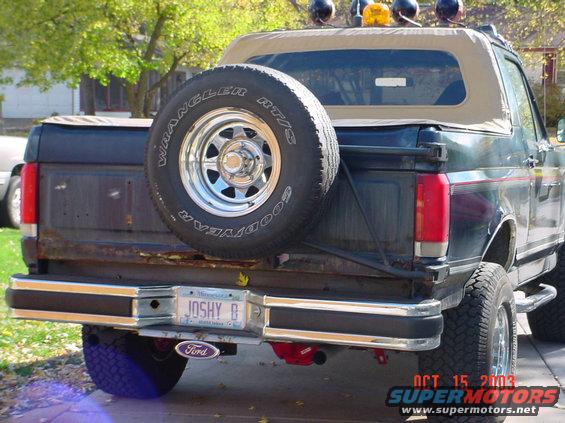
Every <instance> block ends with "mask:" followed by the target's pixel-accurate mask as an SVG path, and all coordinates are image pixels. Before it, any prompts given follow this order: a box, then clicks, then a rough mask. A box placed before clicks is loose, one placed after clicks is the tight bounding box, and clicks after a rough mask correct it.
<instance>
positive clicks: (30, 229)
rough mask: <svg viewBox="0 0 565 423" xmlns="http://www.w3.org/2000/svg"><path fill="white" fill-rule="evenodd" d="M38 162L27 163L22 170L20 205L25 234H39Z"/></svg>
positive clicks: (21, 222)
mask: <svg viewBox="0 0 565 423" xmlns="http://www.w3.org/2000/svg"><path fill="white" fill-rule="evenodd" d="M38 176H39V172H38V165H37V163H26V164H25V165H24V167H23V168H22V171H21V178H22V184H21V187H22V202H21V206H20V230H21V232H22V235H23V236H37V215H38V213H37V193H38V190H37V188H38V187H37V185H38Z"/></svg>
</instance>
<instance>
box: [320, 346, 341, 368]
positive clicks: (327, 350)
mask: <svg viewBox="0 0 565 423" xmlns="http://www.w3.org/2000/svg"><path fill="white" fill-rule="evenodd" d="M343 350H345V348H344V347H334V346H329V345H327V346H324V347H320V348H318V351H316V352H315V353H314V356H313V357H312V362H313V363H314V364H317V365H318V366H321V365H322V364H326V361H328V358H330V357H334V356H335V355H336V354H339V353H340V352H341V351H343Z"/></svg>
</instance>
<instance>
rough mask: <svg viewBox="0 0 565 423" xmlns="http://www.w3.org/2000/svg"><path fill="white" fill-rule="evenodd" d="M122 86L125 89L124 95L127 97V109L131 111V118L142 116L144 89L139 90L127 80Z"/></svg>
mask: <svg viewBox="0 0 565 423" xmlns="http://www.w3.org/2000/svg"><path fill="white" fill-rule="evenodd" d="M124 87H125V89H126V95H127V98H128V105H129V111H130V113H131V117H132V118H142V117H143V100H144V97H145V96H144V95H143V94H144V91H140V90H139V88H138V87H137V86H136V85H134V84H130V83H129V82H125V84H124Z"/></svg>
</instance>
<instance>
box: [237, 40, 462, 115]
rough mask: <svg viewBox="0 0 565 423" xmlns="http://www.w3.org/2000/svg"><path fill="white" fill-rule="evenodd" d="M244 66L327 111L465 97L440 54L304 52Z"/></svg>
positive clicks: (447, 57)
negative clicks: (289, 85) (261, 70)
mask: <svg viewBox="0 0 565 423" xmlns="http://www.w3.org/2000/svg"><path fill="white" fill-rule="evenodd" d="M247 63H252V64H256V65H263V66H268V67H270V68H274V69H277V70H280V71H281V72H284V73H286V74H288V75H290V76H292V77H294V78H295V79H297V80H298V81H300V82H301V83H302V84H304V85H305V86H306V87H308V88H309V89H310V91H312V92H313V93H314V94H315V95H316V97H318V99H319V100H320V102H321V103H322V104H324V105H327V106H332V105H335V106H337V105H346V106H404V105H408V106H433V105H437V106H454V105H457V104H460V103H462V102H463V100H465V97H466V94H467V93H466V91H465V84H464V82H463V77H462V75H461V70H460V68H459V63H458V62H457V60H456V59H455V57H454V56H453V55H451V54H450V53H447V52H445V51H436V50H337V51H336V50H332V51H307V52H293V53H280V54H267V55H261V56H255V57H252V58H251V59H249V60H248V61H247Z"/></svg>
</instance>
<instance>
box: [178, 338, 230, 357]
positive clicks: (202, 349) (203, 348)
mask: <svg viewBox="0 0 565 423" xmlns="http://www.w3.org/2000/svg"><path fill="white" fill-rule="evenodd" d="M175 350H176V351H177V353H179V355H181V356H183V357H185V358H195V359H197V360H209V359H211V358H215V357H217V356H219V355H220V350H219V349H218V348H216V347H215V346H213V345H211V344H208V343H206V342H202V341H182V342H179V343H178V344H177V346H176V347H175Z"/></svg>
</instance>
